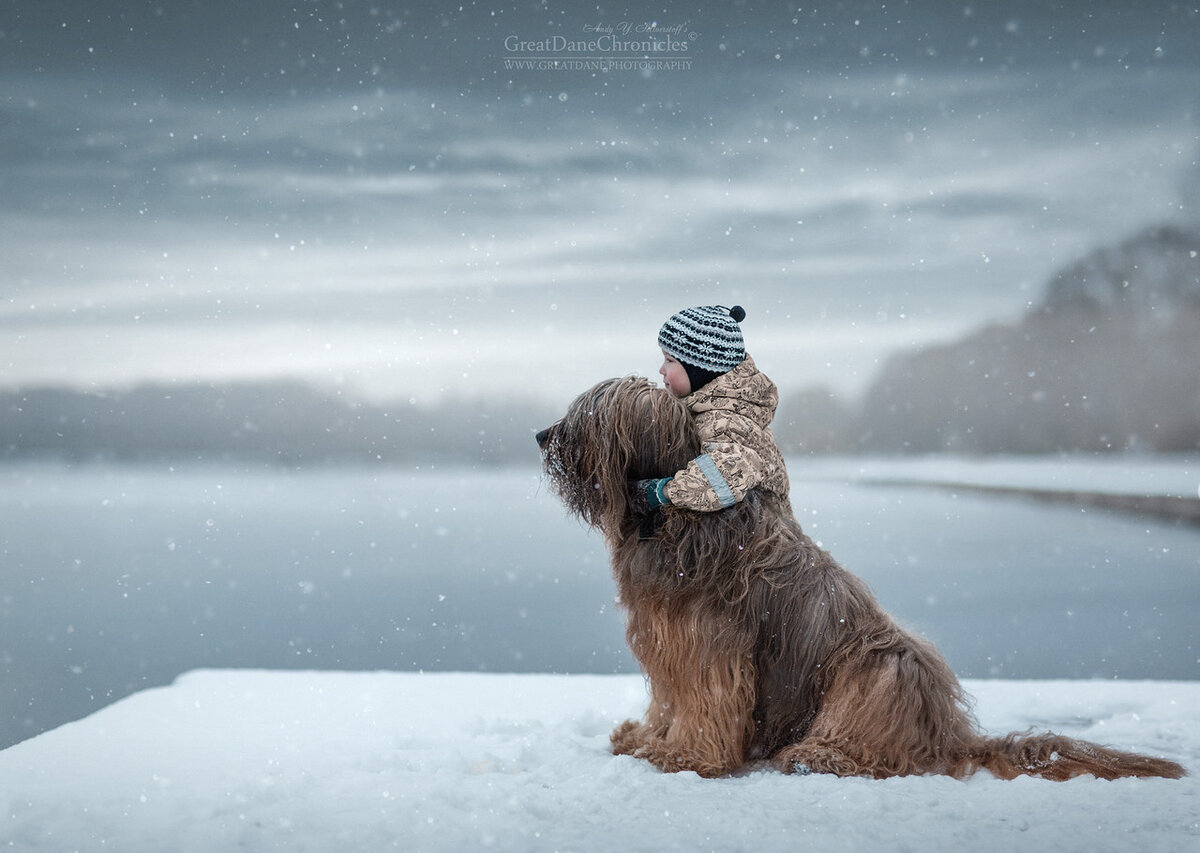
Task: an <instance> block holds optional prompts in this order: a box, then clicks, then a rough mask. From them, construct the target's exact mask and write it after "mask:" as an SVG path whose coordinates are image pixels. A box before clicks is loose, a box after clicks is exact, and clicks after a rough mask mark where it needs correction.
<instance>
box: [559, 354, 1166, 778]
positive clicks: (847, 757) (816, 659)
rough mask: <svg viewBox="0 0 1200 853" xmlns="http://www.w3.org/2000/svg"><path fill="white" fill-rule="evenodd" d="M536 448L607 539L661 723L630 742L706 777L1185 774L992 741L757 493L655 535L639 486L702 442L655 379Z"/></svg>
mask: <svg viewBox="0 0 1200 853" xmlns="http://www.w3.org/2000/svg"><path fill="white" fill-rule="evenodd" d="M538 443H539V445H540V446H541V447H542V450H543V453H544V467H545V471H546V473H547V475H548V478H549V480H550V482H551V484H552V486H553V488H554V490H555V492H556V494H557V495H558V496H559V497H560V498H561V499H562V500H563V501H564V503H565V504H566V505H567V507H568V508H569V510H570V511H571V512H572V513H574V514H575V515H577V516H579V517H580V518H581V519H583V520H584V521H585V522H587V523H588V524H589V525H592V526H593V527H596V528H598V529H599V530H601V531H602V532H603V533H604V536H605V538H606V540H607V544H608V547H609V550H610V552H611V555H612V564H613V573H614V576H615V578H616V581H617V587H618V589H619V592H620V599H621V602H622V604H623V605H624V607H625V608H626V609H627V612H628V625H627V638H628V641H629V645H630V647H631V648H632V649H633V653H634V655H635V656H636V657H637V659H638V661H639V663H640V664H641V666H642V668H643V669H644V671H645V674H646V676H647V679H648V682H649V688H650V707H649V709H648V710H647V712H646V717H645V719H644V720H643V721H642V722H634V721H626V722H624V723H622V724H621V725H620V726H618V727H617V729H616V730H615V731H614V732H613V734H612V746H613V751H614V752H615V753H618V754H629V755H636V756H638V757H641V758H645V759H646V760H648V761H650V762H652V763H654V764H655V765H657V766H658V767H660V768H662V769H663V770H667V771H680V770H692V771H695V772H697V773H699V774H700V775H702V776H720V775H723V774H727V773H730V772H732V771H735V770H737V769H739V768H742V767H744V766H746V765H748V764H754V763H756V762H770V763H771V764H773V765H774V766H775V767H777V768H779V769H780V770H782V771H784V772H796V771H801V772H809V771H813V772H824V773H835V774H838V775H840V776H850V775H858V776H873V777H877V778H883V777H887V776H903V775H909V774H919V773H938V774H947V775H950V776H955V777H965V776H968V775H970V774H971V773H974V772H975V771H976V770H978V769H979V768H986V769H987V770H989V771H991V772H992V773H994V774H995V775H996V776H999V777H1001V778H1004V779H1010V778H1013V777H1014V776H1017V775H1020V774H1030V775H1036V776H1043V777H1045V778H1047V779H1055V780H1062V779H1068V778H1070V777H1072V776H1077V775H1080V774H1087V773H1090V774H1093V775H1095V776H1098V777H1102V778H1105V779H1113V778H1117V777H1120V776H1165V777H1169V778H1178V777H1180V776H1182V775H1184V769H1183V768H1182V767H1181V766H1179V765H1178V764H1175V763H1174V762H1171V761H1167V760H1164V759H1158V758H1150V757H1146V756H1141V755H1135V754H1132V753H1127V752H1118V751H1116V750H1112V749H1108V748H1106V747H1101V746H1097V745H1095V744H1091V743H1087V742H1083V741H1077V740H1072V739H1071V738H1067V737H1062V736H1058V735H1053V734H1045V735H1028V734H1026V735H1009V736H1007V737H1000V738H993V737H986V736H984V735H982V734H981V733H980V732H979V730H978V727H977V725H976V723H975V721H974V719H973V717H972V715H971V713H970V711H969V709H968V707H967V697H966V696H965V695H964V693H963V691H962V688H961V687H960V686H959V683H958V680H957V679H956V678H955V676H954V673H953V672H952V671H951V670H950V667H949V666H948V665H947V664H946V662H945V660H944V659H943V658H942V656H941V654H940V653H939V652H938V651H937V649H936V648H934V647H933V645H932V644H930V643H929V642H927V641H925V640H923V639H921V638H919V637H915V636H913V635H912V634H910V633H908V632H906V631H905V630H903V629H901V628H900V627H899V626H898V625H897V624H896V623H895V622H894V621H893V620H892V619H891V617H889V616H888V615H887V613H885V612H884V611H883V610H882V609H881V608H880V607H879V605H878V604H877V603H876V601H875V598H874V596H873V595H872V594H871V592H870V590H869V589H868V588H867V586H866V584H864V583H863V582H862V581H861V580H859V579H858V578H857V577H856V576H854V575H853V574H850V573H849V572H847V571H846V570H845V569H843V568H842V567H841V566H839V565H838V564H837V563H836V562H835V561H834V560H833V558H832V557H830V555H829V554H827V553H826V552H825V551H823V550H822V549H821V548H819V547H817V545H816V544H815V543H813V541H812V540H811V539H809V538H808V537H807V536H806V535H805V534H804V532H803V531H802V530H801V529H800V525H799V524H798V523H797V522H796V520H795V518H794V517H793V516H792V515H791V513H790V512H788V511H786V509H785V508H783V507H781V506H778V505H775V504H773V503H772V502H770V501H769V500H767V499H762V498H760V497H759V496H758V495H757V494H756V493H755V492H751V493H750V494H749V496H748V497H747V498H746V499H745V500H743V501H742V502H740V503H738V504H736V505H735V506H734V507H731V508H730V509H727V510H724V511H722V512H717V513H693V512H689V511H686V510H681V509H675V508H669V509H666V510H664V511H663V512H662V518H661V523H660V527H659V529H658V531H657V533H656V534H655V536H654V537H653V538H652V539H649V540H646V539H640V538H639V535H638V527H639V518H638V517H637V516H636V515H635V514H634V513H633V512H632V510H631V507H630V496H629V484H630V482H632V481H635V480H638V479H642V478H647V477H656V476H666V475H669V474H671V473H673V472H674V471H677V470H679V469H681V468H683V467H684V466H685V465H686V464H687V462H688V461H689V460H691V459H693V458H694V457H695V456H696V455H698V453H699V452H700V448H699V444H698V441H697V439H696V434H695V431H694V428H693V426H692V421H691V416H690V414H689V413H688V411H687V409H686V407H685V406H684V405H683V404H682V402H681V401H679V400H677V399H675V398H674V397H672V396H671V395H670V394H669V393H667V392H665V391H663V390H660V389H657V388H655V387H654V386H653V385H651V384H650V383H649V382H648V381H646V380H644V379H640V378H628V377H627V378H623V379H612V380H608V381H605V382H601V383H600V384H598V385H596V386H595V387H594V388H592V389H591V390H589V391H587V392H585V393H584V394H582V395H581V396H580V397H579V398H578V399H576V400H575V402H574V403H573V404H572V405H571V407H570V409H569V410H568V412H567V414H566V415H565V416H564V417H563V418H562V419H561V420H559V421H558V422H557V423H555V424H554V425H553V426H552V427H550V428H549V429H547V430H545V431H543V432H542V433H539V435H538Z"/></svg>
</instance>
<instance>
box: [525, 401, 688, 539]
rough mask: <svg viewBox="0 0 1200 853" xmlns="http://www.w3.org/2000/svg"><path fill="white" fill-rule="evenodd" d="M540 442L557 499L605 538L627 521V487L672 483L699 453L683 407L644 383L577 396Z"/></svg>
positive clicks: (544, 433) (546, 469)
mask: <svg viewBox="0 0 1200 853" xmlns="http://www.w3.org/2000/svg"><path fill="white" fill-rule="evenodd" d="M537 442H538V446H539V447H540V448H541V449H542V455H543V466H544V468H545V471H546V474H547V476H548V477H549V478H550V482H551V484H552V486H553V488H554V491H555V493H556V494H557V495H558V496H559V498H561V499H562V501H563V503H565V504H566V505H567V508H568V509H569V510H570V511H571V512H572V513H574V514H575V515H577V516H579V517H580V518H582V519H583V520H584V521H585V522H587V523H588V524H590V525H592V526H593V527H598V528H600V529H602V530H604V531H606V532H616V530H617V529H618V528H619V526H620V525H621V524H622V523H624V522H627V521H628V519H629V517H630V511H629V486H630V484H631V483H632V482H634V481H637V480H642V479H646V478H649V477H669V476H671V475H672V474H674V473H675V472H676V471H678V470H679V469H681V468H683V467H684V466H685V465H687V463H688V462H689V461H690V460H692V459H693V458H695V457H696V456H697V455H698V454H699V452H700V450H699V442H698V440H697V438H696V430H695V427H694V426H693V425H692V418H691V415H690V413H689V412H688V410H687V407H686V406H685V405H684V404H683V402H682V401H681V400H679V399H677V398H676V397H674V396H672V395H671V394H670V393H669V392H667V391H665V390H663V389H661V388H656V387H655V386H654V385H652V384H651V383H650V382H649V380H647V379H643V378H642V377H624V378H621V379H607V380H605V381H604V382H601V383H599V384H598V385H596V386H595V387H593V388H591V389H590V390H588V391H585V392H584V393H583V394H580V395H579V397H577V398H576V399H575V402H573V403H572V404H571V406H570V408H568V409H567V413H566V414H565V415H563V417H562V418H560V419H559V420H558V421H557V422H556V423H555V424H554V425H553V426H551V427H549V428H547V429H544V430H542V431H541V432H539V433H538V434H537Z"/></svg>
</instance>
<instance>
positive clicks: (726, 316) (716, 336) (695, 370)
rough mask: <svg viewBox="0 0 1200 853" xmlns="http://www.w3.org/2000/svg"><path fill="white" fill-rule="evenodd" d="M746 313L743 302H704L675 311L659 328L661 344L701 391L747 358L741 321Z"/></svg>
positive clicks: (695, 388)
mask: <svg viewBox="0 0 1200 853" xmlns="http://www.w3.org/2000/svg"><path fill="white" fill-rule="evenodd" d="M745 317H746V311H745V309H743V308H742V306H740V305H734V306H733V307H732V308H726V307H725V306H724V305H702V306H700V307H697V308H684V309H683V310H682V311H680V312H679V313H678V314H673V315H672V316H671V317H670V319H668V320H667V322H665V323H663V326H662V328H661V329H659V330H658V345H659V346H660V347H661V348H662V350H663V352H665V353H666V354H667V355H669V356H671V357H673V358H675V359H677V360H678V361H679V362H680V364H682V365H683V367H684V369H685V370H686V371H687V374H688V379H690V380H691V383H692V391H698V390H700V388H702V387H703V386H704V385H706V384H708V383H709V382H711V381H712V380H713V379H715V378H716V377H718V376H720V375H721V374H722V373H727V372H729V371H730V370H733V368H735V367H737V366H738V365H739V364H741V363H742V362H743V361H745V359H746V345H745V343H744V342H743V341H742V330H741V329H740V328H738V323H740V322H742V320H743V319H745Z"/></svg>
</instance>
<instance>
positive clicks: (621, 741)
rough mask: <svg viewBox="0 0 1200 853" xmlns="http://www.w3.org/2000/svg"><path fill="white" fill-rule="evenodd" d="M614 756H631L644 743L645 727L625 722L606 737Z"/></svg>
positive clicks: (640, 724) (642, 724) (632, 722)
mask: <svg viewBox="0 0 1200 853" xmlns="http://www.w3.org/2000/svg"><path fill="white" fill-rule="evenodd" d="M608 740H609V742H610V743H611V744H612V751H613V754H614V755H633V754H634V753H636V752H637V750H638V749H639V748H640V747H641V746H642V745H643V744H644V743H645V742H646V726H645V724H644V723H636V722H634V721H633V720H626V721H625V722H623V723H621V725H619V726H617V727H616V728H615V729H613V733H612V734H611V735H609V737H608Z"/></svg>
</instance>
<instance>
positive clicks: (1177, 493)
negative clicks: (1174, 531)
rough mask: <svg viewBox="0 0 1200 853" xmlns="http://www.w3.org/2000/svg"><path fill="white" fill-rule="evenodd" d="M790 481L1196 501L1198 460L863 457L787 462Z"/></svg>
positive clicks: (1082, 456)
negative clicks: (948, 486)
mask: <svg viewBox="0 0 1200 853" xmlns="http://www.w3.org/2000/svg"><path fill="white" fill-rule="evenodd" d="M788 470H789V471H794V472H796V473H795V474H793V475H792V479H793V480H798V479H801V478H807V479H827V480H835V481H847V482H857V483H881V482H890V483H929V484H956V483H957V484H963V485H970V486H977V487H993V488H1007V489H1013V490H1028V491H1048V492H1049V491H1059V492H1076V493H1097V494H1119V495H1137V496H1162V497H1178V498H1189V499H1190V498H1196V497H1197V496H1198V495H1200V458H1198V457H1196V456H1195V455H1188V454H1168V453H1164V454H1153V455H1144V456H1139V455H1134V454H1120V453H1113V454H1106V455H1101V454H1087V453H1079V454H1065V455H1060V456H1053V455H1043V456H956V455H952V454H936V455H931V456H899V457H886V456H864V457H845V456H837V457H812V458H806V459H803V460H796V461H792V460H788Z"/></svg>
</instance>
